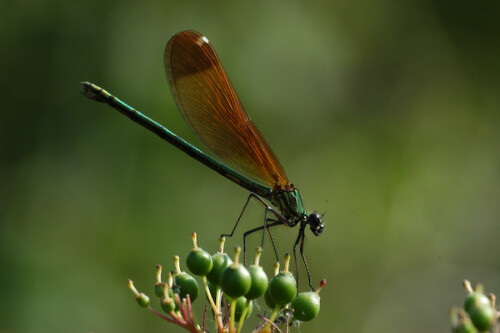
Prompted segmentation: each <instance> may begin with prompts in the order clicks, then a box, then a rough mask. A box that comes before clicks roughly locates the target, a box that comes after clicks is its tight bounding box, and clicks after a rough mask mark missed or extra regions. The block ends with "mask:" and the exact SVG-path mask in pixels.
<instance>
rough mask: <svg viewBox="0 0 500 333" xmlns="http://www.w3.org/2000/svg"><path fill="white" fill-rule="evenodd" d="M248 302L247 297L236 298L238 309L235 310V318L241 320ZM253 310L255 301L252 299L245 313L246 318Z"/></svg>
mask: <svg viewBox="0 0 500 333" xmlns="http://www.w3.org/2000/svg"><path fill="white" fill-rule="evenodd" d="M246 302H247V299H246V298H245V297H243V296H241V297H238V298H237V299H236V302H235V305H236V309H235V312H234V320H236V321H240V318H241V315H242V313H243V309H244V308H245V304H246ZM252 310H253V302H252V301H250V303H249V304H248V309H247V313H246V315H245V319H247V318H248V317H250V315H251V314H252Z"/></svg>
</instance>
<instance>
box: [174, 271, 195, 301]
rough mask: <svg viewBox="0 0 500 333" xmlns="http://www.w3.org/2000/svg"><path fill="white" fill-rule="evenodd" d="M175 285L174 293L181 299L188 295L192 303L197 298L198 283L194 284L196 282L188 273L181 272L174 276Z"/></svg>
mask: <svg viewBox="0 0 500 333" xmlns="http://www.w3.org/2000/svg"><path fill="white" fill-rule="evenodd" d="M175 284H176V286H177V287H178V290H176V293H178V294H179V296H180V297H181V299H183V298H186V296H187V295H188V294H189V297H190V299H191V302H194V301H195V299H196V298H197V297H198V293H199V290H200V288H199V286H198V282H196V280H195V279H194V278H193V277H192V276H191V275H189V274H188V273H186V272H181V273H180V274H178V275H176V276H175Z"/></svg>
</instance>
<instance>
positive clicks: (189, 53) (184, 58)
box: [164, 31, 288, 187]
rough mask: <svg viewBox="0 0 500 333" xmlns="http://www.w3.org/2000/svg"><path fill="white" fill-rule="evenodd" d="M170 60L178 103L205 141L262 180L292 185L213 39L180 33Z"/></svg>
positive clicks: (167, 58)
mask: <svg viewBox="0 0 500 333" xmlns="http://www.w3.org/2000/svg"><path fill="white" fill-rule="evenodd" d="M164 60H165V71H166V74H167V77H168V80H169V83H170V89H171V91H172V94H173V95H174V97H175V101H176V103H177V106H178V107H179V110H180V111H181V113H182V115H183V116H184V118H185V119H186V121H187V122H188V123H189V125H190V126H191V128H192V129H193V131H194V132H195V133H196V135H197V136H198V137H199V138H200V139H201V140H202V141H203V143H204V144H205V145H207V146H208V148H210V149H211V150H212V151H213V152H214V153H215V154H216V155H217V156H218V157H219V158H220V159H221V160H222V162H224V163H226V164H228V165H229V166H230V167H233V168H235V169H236V170H238V171H239V172H241V173H243V174H245V175H246V176H249V177H250V178H253V179H254V180H256V181H258V182H260V183H263V184H267V185H269V186H270V187H273V186H274V185H276V184H280V185H285V184H287V183H288V179H287V176H286V174H285V171H284V170H283V167H282V166H281V163H280V161H279V160H278V158H277V157H276V155H275V154H274V152H273V151H272V149H271V147H270V146H269V145H268V143H267V142H266V140H265V139H264V137H263V136H262V135H261V134H260V132H259V130H258V129H257V127H256V126H255V125H254V124H253V122H252V121H251V120H250V117H249V116H248V114H247V112H246V111H245V108H244V107H243V105H242V104H241V102H240V100H239V98H238V96H237V95H236V92H235V91H234V89H233V86H232V85H231V83H230V81H229V78H228V76H227V74H226V72H225V71H224V68H222V64H221V63H220V60H219V58H218V57H217V54H216V53H215V50H214V49H213V47H212V46H211V45H210V43H209V41H208V39H207V38H206V37H204V36H203V35H201V34H199V33H198V32H195V31H183V32H180V33H178V34H176V35H175V36H174V37H172V38H171V39H170V41H169V42H168V44H167V47H166V49H165V59H164Z"/></svg>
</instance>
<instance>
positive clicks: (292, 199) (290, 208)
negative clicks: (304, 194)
mask: <svg viewBox="0 0 500 333" xmlns="http://www.w3.org/2000/svg"><path fill="white" fill-rule="evenodd" d="M271 203H272V204H273V205H274V206H276V207H278V208H279V210H280V212H281V214H282V215H283V217H285V218H286V219H288V220H289V221H290V222H293V223H294V224H296V223H298V222H299V221H300V220H301V219H303V217H305V216H307V213H306V211H305V210H304V206H303V204H302V198H301V197H300V193H299V190H298V189H297V188H295V186H294V185H293V184H290V185H286V186H284V187H283V186H280V185H276V186H275V187H274V189H273V194H272V197H271Z"/></svg>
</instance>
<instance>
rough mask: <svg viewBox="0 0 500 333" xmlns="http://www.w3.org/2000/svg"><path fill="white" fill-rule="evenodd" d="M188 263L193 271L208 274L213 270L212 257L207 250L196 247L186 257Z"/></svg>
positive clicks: (196, 273)
mask: <svg viewBox="0 0 500 333" xmlns="http://www.w3.org/2000/svg"><path fill="white" fill-rule="evenodd" d="M186 265H187V267H188V269H189V270H190V271H191V273H193V274H195V275H199V276H206V275H207V274H208V273H209V272H210V271H211V270H212V265H213V263H212V257H211V256H210V254H209V253H208V252H207V251H205V250H203V249H201V248H195V249H193V250H191V252H189V254H188V256H187V257H186Z"/></svg>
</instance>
